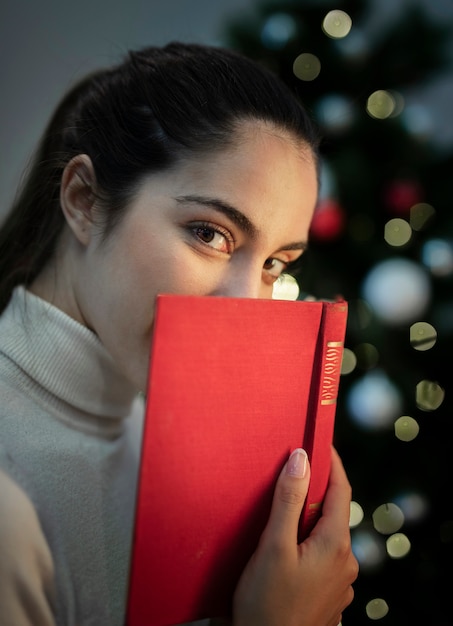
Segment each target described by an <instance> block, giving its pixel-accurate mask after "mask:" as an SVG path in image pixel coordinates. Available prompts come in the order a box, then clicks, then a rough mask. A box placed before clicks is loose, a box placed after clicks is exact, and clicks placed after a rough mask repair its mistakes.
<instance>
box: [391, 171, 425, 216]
mask: <svg viewBox="0 0 453 626" xmlns="http://www.w3.org/2000/svg"><path fill="white" fill-rule="evenodd" d="M422 200H423V190H422V187H421V185H420V184H419V183H418V182H417V181H415V180H403V179H402V180H395V181H392V182H391V183H389V185H387V188H386V189H385V191H384V201H385V204H386V206H387V207H388V209H389V210H390V211H391V212H392V213H394V214H395V215H401V216H407V215H409V213H410V210H411V208H412V207H413V206H414V204H418V203H419V202H422Z"/></svg>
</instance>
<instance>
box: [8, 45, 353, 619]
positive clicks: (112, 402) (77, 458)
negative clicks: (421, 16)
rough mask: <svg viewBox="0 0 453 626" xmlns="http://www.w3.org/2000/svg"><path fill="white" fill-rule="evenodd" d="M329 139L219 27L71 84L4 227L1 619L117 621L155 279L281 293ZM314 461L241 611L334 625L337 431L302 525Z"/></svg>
mask: <svg viewBox="0 0 453 626" xmlns="http://www.w3.org/2000/svg"><path fill="white" fill-rule="evenodd" d="M317 159H318V156H317V139H316V134H315V132H314V130H313V128H312V126H311V124H310V120H309V118H308V116H307V115H306V113H305V112H304V110H303V109H302V107H301V106H300V104H299V103H298V102H297V100H296V99H295V98H294V97H293V96H292V95H291V94H290V93H289V91H288V90H287V89H286V88H285V86H284V85H282V84H280V82H279V81H278V80H277V79H276V78H275V77H273V76H272V75H271V74H269V73H268V72H267V71H265V70H264V69H262V68H260V67H259V66H258V65H256V64H254V63H252V62H251V61H250V60H248V59H245V58H242V57H240V56H238V55H236V54H235V53H233V52H231V51H228V50H223V49H220V48H214V47H203V46H200V45H184V44H178V43H173V44H170V45H168V46H165V47H163V48H148V49H144V50H141V51H138V52H131V53H130V54H129V55H128V56H127V58H126V59H125V60H124V62H123V63H122V64H120V65H119V66H117V67H113V68H112V69H108V70H106V71H101V72H98V73H96V74H94V75H92V76H89V77H88V78H86V79H85V80H84V81H82V82H81V83H80V84H78V85H77V86H76V87H75V88H74V89H73V90H72V91H71V92H70V93H69V94H68V95H66V97H65V98H64V99H63V101H62V102H61V104H60V105H59V107H58V108H57V110H56V112H55V114H54V116H53V118H52V120H51V121H50V124H49V126H48V128H47V130H46V132H45V134H44V137H43V139H42V143H41V145H40V147H39V149H38V151H37V154H36V158H35V161H34V164H33V166H32V168H31V169H30V171H29V173H28V178H27V180H26V182H25V185H24V187H23V189H22V192H21V194H20V195H19V197H18V199H17V201H16V203H15V205H14V206H13V208H12V210H11V212H10V214H9V216H8V217H7V219H6V221H5V222H4V224H3V227H2V230H1V232H0V268H1V269H0V303H1V304H0V307H1V309H2V315H1V317H0V397H1V404H0V492H1V494H2V495H1V499H0V554H1V558H0V623H1V624H2V626H50V625H55V624H56V625H62V626H63V625H64V626H75V625H77V626H88V625H93V626H104V625H105V626H120V625H122V624H124V620H125V602H126V596H127V578H128V566H129V555H130V549H131V536H132V525H133V513H134V498H135V484H136V476H137V466H138V454H139V448H140V420H141V417H142V415H141V413H142V407H141V405H140V404H139V401H137V397H138V392H139V391H145V384H146V374H147V363H148V355H149V347H150V341H151V333H152V327H153V306H154V299H155V296H156V294H158V293H160V292H167V293H169V292H173V293H181V294H194V295H212V296H216V295H217V296H219V295H221V296H239V297H253V298H270V297H272V289H273V284H274V283H275V281H277V280H278V279H279V277H280V276H281V274H282V273H283V272H288V271H291V269H292V268H293V267H294V266H295V264H296V263H297V261H298V259H299V258H300V256H301V254H302V253H303V251H304V249H305V247H306V245H307V236H308V230H309V225H310V220H311V217H312V214H313V210H314V207H315V203H316V199H317V193H318V176H317V169H318V165H317ZM282 323H284V320H282ZM309 476H310V468H309V464H308V462H307V459H306V455H305V453H304V452H303V451H302V450H296V451H294V452H293V453H292V455H291V456H290V458H289V460H288V462H287V464H286V465H285V467H284V468H283V469H282V473H281V476H280V478H279V480H278V483H277V486H276V489H275V496H274V502H273V507H272V511H271V515H270V519H269V521H268V524H267V526H266V529H265V531H264V533H263V536H262V537H261V540H260V543H259V547H258V548H257V551H256V553H255V554H254V556H253V557H252V559H251V560H250V562H249V564H248V565H247V567H246V569H245V571H244V573H243V575H242V577H241V579H240V581H239V584H238V587H237V590H236V593H235V596H234V602H233V614H232V622H233V624H234V626H242V625H244V626H254V625H259V626H265V625H268V626H274V625H275V626H296V625H297V626H299V625H300V626H336V625H337V624H338V623H339V621H340V619H341V614H342V611H343V610H344V609H345V607H347V606H348V605H349V603H350V602H351V601H352V598H353V590H352V587H351V585H352V583H353V582H354V580H355V578H356V576H357V562H356V560H355V558H354V556H353V555H352V552H351V546H350V537H349V527H348V520H349V504H350V497H351V490H350V486H349V483H348V480H347V478H346V475H345V473H344V470H343V468H342V464H341V461H340V460H339V458H338V456H337V454H336V452H335V451H334V450H333V451H332V471H331V480H330V486H329V490H328V494H327V499H326V502H325V506H324V510H323V516H322V518H321V519H320V521H319V523H318V524H317V526H316V527H315V529H314V531H313V532H312V534H311V536H310V537H309V538H308V539H307V540H306V541H304V542H303V543H302V544H300V545H298V544H297V539H296V537H297V523H298V518H299V515H300V512H301V509H302V506H303V502H304V498H305V495H306V492H307V486H308V481H309ZM188 575H190V572H188ZM150 584H152V581H150ZM175 597H177V590H175Z"/></svg>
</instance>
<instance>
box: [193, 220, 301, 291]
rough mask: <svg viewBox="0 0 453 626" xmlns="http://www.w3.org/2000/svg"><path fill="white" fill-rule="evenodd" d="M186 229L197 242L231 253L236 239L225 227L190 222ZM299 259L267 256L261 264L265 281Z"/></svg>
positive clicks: (293, 265)
mask: <svg viewBox="0 0 453 626" xmlns="http://www.w3.org/2000/svg"><path fill="white" fill-rule="evenodd" d="M188 230H189V233H190V234H191V236H192V237H193V238H194V239H195V241H196V243H197V244H200V245H202V246H203V247H207V248H210V249H212V250H215V251H217V252H220V253H221V254H226V255H232V254H233V252H234V249H235V246H236V240H235V238H234V236H233V234H232V233H231V231H229V230H228V229H227V228H224V227H223V226H219V225H218V224H214V223H212V222H192V223H190V224H189V225H188ZM299 261H300V257H299V258H297V259H296V260H294V261H283V260H282V259H278V258H275V257H268V258H267V259H266V260H265V262H264V264H263V272H264V273H265V275H266V277H267V281H270V282H275V281H276V280H278V279H279V278H280V277H281V276H282V274H284V273H286V272H291V270H292V269H293V267H294V268H295V266H296V265H298V263H299Z"/></svg>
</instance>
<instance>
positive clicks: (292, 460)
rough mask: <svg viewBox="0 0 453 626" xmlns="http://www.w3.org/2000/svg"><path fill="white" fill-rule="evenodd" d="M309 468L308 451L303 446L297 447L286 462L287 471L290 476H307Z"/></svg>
mask: <svg viewBox="0 0 453 626" xmlns="http://www.w3.org/2000/svg"><path fill="white" fill-rule="evenodd" d="M306 469H307V453H306V452H305V450H303V449H302V448H296V449H295V450H293V451H292V452H291V455H290V457H289V459H288V463H287V464H286V473H287V474H288V475H289V476H297V477H298V478H302V477H303V476H305V471H306Z"/></svg>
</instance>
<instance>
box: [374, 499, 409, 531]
mask: <svg viewBox="0 0 453 626" xmlns="http://www.w3.org/2000/svg"><path fill="white" fill-rule="evenodd" d="M372 517H373V526H374V528H375V529H376V530H377V531H378V533H381V534H382V535H390V534H391V533H395V532H396V531H397V530H399V529H400V528H401V526H402V525H403V524H404V513H403V512H402V510H401V509H400V507H399V506H397V505H396V504H394V503H393V502H387V503H386V504H381V505H380V506H378V507H377V509H375V511H374V513H373V516H372Z"/></svg>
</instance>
